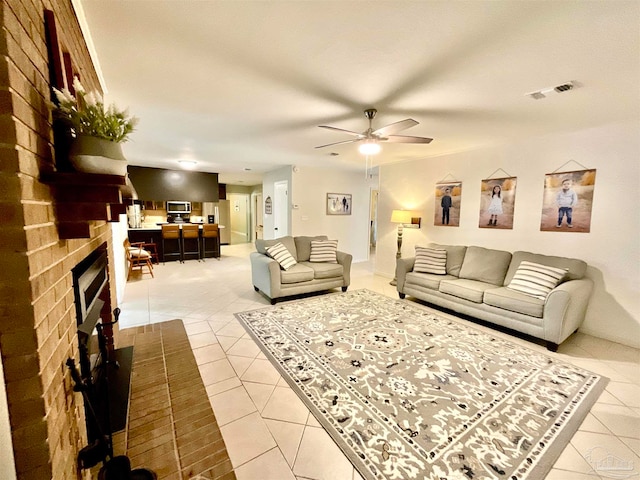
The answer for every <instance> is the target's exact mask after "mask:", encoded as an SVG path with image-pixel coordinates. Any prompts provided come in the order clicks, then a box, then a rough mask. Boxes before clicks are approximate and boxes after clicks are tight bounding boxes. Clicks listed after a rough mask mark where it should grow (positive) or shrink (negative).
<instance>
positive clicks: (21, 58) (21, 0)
mask: <svg viewBox="0 0 640 480" xmlns="http://www.w3.org/2000/svg"><path fill="white" fill-rule="evenodd" d="M45 9H49V10H52V11H53V13H54V15H55V19H56V23H57V34H58V38H59V41H60V44H61V45H63V46H64V49H65V50H64V52H65V53H66V54H68V55H70V56H71V57H72V58H73V62H74V67H75V68H76V69H77V72H78V73H79V75H80V76H81V79H82V82H83V84H84V85H85V86H86V87H87V88H89V89H91V90H98V89H99V82H98V79H97V75H96V73H95V70H94V67H93V64H92V62H91V59H90V57H89V53H88V51H87V47H86V45H85V40H84V38H83V36H82V33H81V30H80V27H79V24H78V21H77V19H76V15H75V12H74V10H73V6H72V4H71V0H5V1H3V2H1V3H0V22H1V23H2V30H0V59H1V61H0V225H2V228H0V272H2V276H1V277H0V360H1V367H2V370H3V372H4V382H5V385H4V386H5V390H6V410H7V411H0V415H1V416H3V417H4V418H7V419H8V423H9V432H8V435H0V438H3V439H4V438H6V437H9V438H10V439H11V444H12V456H13V460H14V464H15V476H16V477H17V478H18V479H37V480H42V479H47V478H51V479H56V480H57V479H61V480H62V479H71V478H82V477H85V478H87V475H88V473H87V472H85V473H83V472H79V471H78V470H77V465H76V457H77V454H78V451H79V450H80V449H81V448H82V447H83V446H85V445H86V443H87V431H86V424H85V414H84V405H83V400H82V396H81V395H80V394H79V393H75V392H73V389H72V383H73V382H72V381H71V378H70V376H69V373H68V370H67V368H66V367H65V361H66V359H67V358H68V357H71V358H75V359H76V360H78V359H79V355H78V341H77V332H76V330H77V324H76V310H75V303H74V291H73V279H72V268H73V267H74V266H76V265H77V264H78V263H80V262H81V261H82V260H83V259H84V258H86V257H87V256H88V255H89V254H90V253H91V252H93V251H95V250H96V249H98V248H99V247H100V246H101V245H104V246H105V247H106V251H107V253H108V255H109V256H110V258H113V245H112V234H111V227H110V225H109V224H108V223H106V222H104V221H96V222H92V223H91V225H90V238H84V239H76V240H61V239H60V238H59V235H58V230H57V227H56V223H55V221H56V217H55V209H54V201H53V197H52V194H51V190H50V188H49V187H48V186H47V185H45V184H43V183H41V182H40V181H39V179H40V174H41V173H42V172H45V171H49V170H51V169H52V168H53V166H54V161H55V159H54V152H53V134H52V130H51V114H50V111H49V106H48V102H49V99H50V83H49V78H50V76H49V73H50V72H49V59H48V53H47V38H46V31H45V25H44V15H43V12H44V10H45ZM110 274H111V277H112V278H113V266H112V265H111V266H110ZM109 293H110V298H112V299H115V298H116V297H115V285H114V284H113V282H112V284H111V287H110V292H109ZM112 303H113V302H112ZM112 306H115V305H113V304H112ZM4 403H5V402H0V410H3V407H1V405H3V404H4ZM2 448H3V449H5V448H6V445H4V443H3V446H2ZM3 469H4V470H3ZM11 470H13V467H12V466H7V465H4V466H0V477H2V476H3V474H5V475H7V474H8V475H9V476H8V478H12V477H13V476H14V474H13V473H12V471H11ZM7 472H8V473H7Z"/></svg>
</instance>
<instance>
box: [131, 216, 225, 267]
mask: <svg viewBox="0 0 640 480" xmlns="http://www.w3.org/2000/svg"><path fill="white" fill-rule="evenodd" d="M185 223H188V222H182V223H177V225H180V227H182V225H184V224H185ZM161 225H162V224H155V225H145V226H142V227H141V228H129V229H128V235H129V241H130V242H131V243H136V242H144V243H155V245H156V249H157V251H158V258H159V259H160V261H162V255H163V250H162V227H161ZM199 225H200V229H199V230H200V238H199V240H198V241H200V242H201V244H202V224H199ZM218 228H224V226H223V225H218ZM211 240H212V239H207V242H211ZM217 243H218V245H217V248H216V249H215V250H216V251H217V252H218V254H217V255H214V254H212V253H211V252H208V253H207V254H206V256H204V258H219V257H220V236H218V238H217ZM203 253H204V249H203ZM177 260H178V259H176V258H167V259H166V261H177Z"/></svg>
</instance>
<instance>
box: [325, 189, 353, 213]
mask: <svg viewBox="0 0 640 480" xmlns="http://www.w3.org/2000/svg"><path fill="white" fill-rule="evenodd" d="M327 215H351V194H350V193H327Z"/></svg>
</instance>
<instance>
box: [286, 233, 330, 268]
mask: <svg viewBox="0 0 640 480" xmlns="http://www.w3.org/2000/svg"><path fill="white" fill-rule="evenodd" d="M327 239H328V237H327V236H326V235H318V236H316V237H305V236H300V237H293V241H294V242H295V244H296V251H297V254H298V255H297V257H296V259H297V260H298V261H299V262H308V261H309V257H310V256H311V241H312V240H327Z"/></svg>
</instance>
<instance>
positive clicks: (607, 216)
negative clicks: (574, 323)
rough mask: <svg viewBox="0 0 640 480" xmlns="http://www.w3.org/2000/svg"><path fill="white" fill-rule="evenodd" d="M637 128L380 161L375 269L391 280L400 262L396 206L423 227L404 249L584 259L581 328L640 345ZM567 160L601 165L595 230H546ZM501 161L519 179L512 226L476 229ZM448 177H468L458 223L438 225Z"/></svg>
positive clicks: (407, 252) (408, 236)
mask: <svg viewBox="0 0 640 480" xmlns="http://www.w3.org/2000/svg"><path fill="white" fill-rule="evenodd" d="M630 101H632V100H631V99H630ZM636 101H637V99H636ZM639 131H640V115H639V118H638V119H636V121H632V122H628V123H624V124H615V125H606V126H602V127H600V128H593V129H589V130H584V131H579V132H574V133H563V134H562V133H559V134H556V135H549V136H546V137H540V138H530V139H527V140H523V141H519V142H514V143H512V144H509V145H504V146H502V147H494V148H486V149H481V150H475V151H470V152H464V153H457V154H451V155H446V156H442V157H438V158H431V159H427V160H422V161H415V162H406V163H398V164H395V165H390V166H385V167H382V169H381V174H380V184H381V188H380V197H379V209H378V222H379V237H378V249H377V255H376V271H377V272H378V273H381V274H383V275H386V276H388V277H392V276H393V271H394V268H395V252H396V250H397V245H396V228H395V225H393V224H391V223H390V222H389V221H388V219H390V218H391V210H392V209H394V208H400V207H404V208H409V209H415V210H418V211H420V212H422V219H423V224H422V225H423V226H422V228H421V229H420V230H409V229H405V230H404V243H403V249H402V250H403V256H412V255H413V252H414V246H415V245H416V244H420V245H424V244H426V242H429V241H433V242H438V243H446V244H459V245H468V244H473V245H480V246H484V247H487V248H497V249H505V250H510V251H514V250H528V251H532V252H539V253H543V254H549V255H561V256H570V257H576V258H581V259H583V260H585V261H586V262H587V263H588V264H589V269H588V273H587V275H588V276H589V277H590V278H591V279H593V281H594V283H595V291H594V294H593V297H592V299H591V302H590V304H589V308H588V311H587V317H586V320H585V322H584V324H583V326H582V328H581V331H583V332H585V333H589V334H592V335H595V336H598V337H602V338H607V339H610V340H613V341H616V342H619V343H623V344H627V345H632V346H636V347H638V346H640V241H639V240H638V239H639V238H640V215H639V214H638V205H639V204H640V162H639V161H638V159H640V136H639V135H638V132H639ZM571 160H573V161H574V162H570V161H571ZM567 162H569V164H568V165H567V167H566V168H565V169H561V170H560V171H563V170H565V171H566V169H567V168H568V169H570V170H576V169H580V168H581V167H580V166H579V165H578V164H577V163H579V164H581V165H584V166H585V167H587V168H595V169H597V176H596V184H595V192H594V200H593V209H592V218H591V232H590V233H569V232H566V233H565V232H555V231H554V232H541V231H540V213H541V207H542V194H543V187H544V176H545V174H547V173H552V172H554V171H555V170H556V169H558V168H559V167H561V166H562V165H563V164H565V163H567ZM575 162H577V163H575ZM499 168H502V169H503V170H505V171H506V172H507V173H508V174H510V175H512V176H515V177H517V179H518V183H517V192H516V200H515V218H514V228H513V230H493V229H488V228H479V227H478V213H479V206H480V181H481V180H482V179H485V178H487V177H488V176H490V175H491V174H492V173H493V172H495V171H496V170H497V169H499ZM501 173H502V172H501ZM445 177H447V179H448V180H451V179H452V178H453V179H455V180H458V181H461V182H462V205H461V212H460V227H457V228H452V227H442V226H434V225H433V212H434V188H435V184H436V182H438V181H440V180H442V179H443V178H445Z"/></svg>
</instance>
